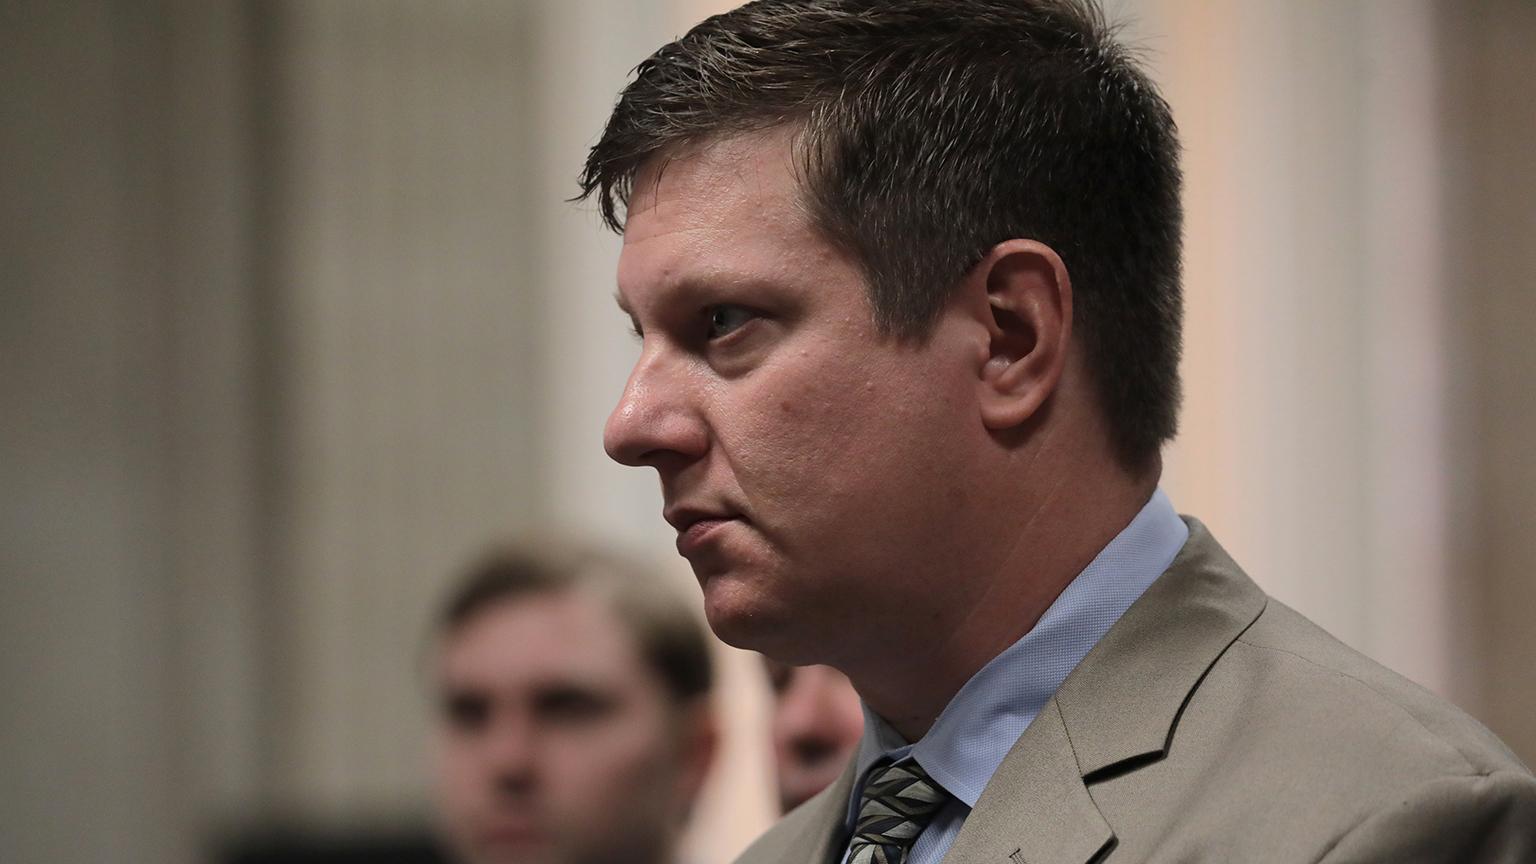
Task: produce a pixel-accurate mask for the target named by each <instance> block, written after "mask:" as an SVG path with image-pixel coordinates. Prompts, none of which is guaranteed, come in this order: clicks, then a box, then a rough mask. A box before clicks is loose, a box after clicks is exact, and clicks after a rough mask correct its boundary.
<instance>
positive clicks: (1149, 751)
mask: <svg viewBox="0 0 1536 864" xmlns="http://www.w3.org/2000/svg"><path fill="white" fill-rule="evenodd" d="M1186 521H1187V522H1188V523H1189V541H1188V542H1187V543H1185V545H1184V548H1183V549H1182V550H1181V551H1180V552H1179V555H1178V557H1177V558H1175V559H1174V562H1173V564H1172V565H1170V566H1169V568H1168V571H1167V572H1166V573H1164V574H1163V576H1162V577H1161V578H1159V579H1158V580H1157V581H1156V582H1154V583H1153V584H1152V586H1151V587H1150V588H1148V589H1147V591H1146V593H1145V594H1143V595H1142V596H1141V598H1140V599H1138V600H1137V601H1136V602H1135V603H1134V604H1133V605H1132V606H1131V608H1130V609H1129V610H1127V611H1126V613H1125V615H1124V616H1123V617H1122V618H1121V619H1120V621H1118V622H1116V624H1115V626H1114V627H1112V628H1110V630H1109V632H1108V633H1107V634H1105V636H1104V638H1103V639H1102V640H1100V642H1099V644H1098V645H1096V646H1094V649H1093V650H1092V651H1090V652H1089V653H1088V656H1087V657H1085V658H1084V659H1083V662H1082V663H1080V664H1078V667H1077V668H1076V669H1074V670H1073V672H1072V674H1071V675H1069V676H1068V677H1067V680H1066V681H1065V682H1063V683H1062V686H1061V689H1060V690H1058V691H1057V693H1056V695H1055V697H1053V698H1052V699H1051V700H1050V702H1048V703H1046V706H1045V707H1044V708H1043V709H1042V710H1041V712H1040V715H1039V716H1038V717H1036V718H1035V720H1034V722H1033V723H1031V724H1030V726H1029V728H1028V729H1026V730H1025V731H1024V734H1023V735H1021V736H1020V737H1019V741H1018V743H1017V744H1015V745H1014V747H1013V749H1012V750H1011V751H1010V752H1009V754H1008V756H1007V758H1005V759H1004V760H1003V763H1002V765H1000V766H999V767H998V770H997V772H996V773H995V774H994V775H993V776H992V780H991V781H990V782H989V783H988V784H987V788H986V790H985V791H984V792H983V793H982V796H981V798H980V800H978V801H977V802H976V807H975V808H974V809H972V811H971V814H970V816H969V817H968V818H967V819H966V822H965V825H964V827H963V828H962V829H961V831H960V834H959V835H958V836H957V837H956V838H955V843H954V845H953V846H951V847H950V851H949V854H948V855H946V856H945V858H944V860H945V862H946V864H1083V862H1086V861H1090V860H1092V859H1093V858H1094V856H1095V855H1098V854H1099V853H1100V852H1101V851H1102V850H1103V849H1104V848H1105V847H1106V846H1108V845H1110V844H1111V843H1112V842H1113V840H1114V829H1113V826H1112V825H1110V824H1109V823H1108V822H1107V821H1106V820H1105V819H1104V816H1103V815H1102V814H1101V813H1100V812H1099V809H1098V806H1097V805H1096V804H1095V803H1094V801H1093V797H1092V796H1091V795H1090V794H1089V792H1088V785H1089V784H1088V782H1085V779H1084V778H1087V779H1088V780H1089V781H1091V780H1092V778H1093V775H1095V774H1097V773H1099V772H1104V771H1108V770H1109V769H1111V768H1114V767H1116V766H1121V765H1125V764H1126V763H1127V762H1130V761H1131V760H1137V759H1143V760H1147V759H1150V758H1156V757H1158V756H1161V755H1163V754H1164V753H1165V752H1166V748H1167V746H1168V742H1169V740H1170V739H1171V737H1172V735H1173V730H1174V727H1175V725H1176V723H1177V720H1178V714H1179V711H1180V710H1181V709H1182V708H1183V706H1184V703H1185V701H1186V700H1187V699H1188V698H1189V695H1190V693H1191V691H1193V690H1194V688H1195V687H1196V685H1198V684H1199V682H1200V679H1201V677H1202V676H1204V675H1205V672H1206V670H1208V669H1209V668H1210V666H1211V664H1212V663H1214V662H1215V661H1216V659H1217V658H1218V657H1220V656H1221V653H1222V652H1223V651H1225V650H1226V649H1227V646H1228V645H1231V644H1232V641H1233V640H1234V639H1236V638H1237V637H1238V635H1240V634H1241V633H1242V631H1243V630H1244V629H1246V628H1247V627H1248V625H1249V624H1252V623H1253V621H1254V619H1255V618H1257V617H1258V616H1259V613H1260V612H1262V611H1263V609H1264V604H1265V602H1266V601H1265V597H1264V593H1263V592H1262V591H1260V590H1259V589H1258V587H1257V586H1255V585H1254V584H1253V583H1252V582H1250V581H1249V580H1248V578H1247V577H1246V576H1244V575H1243V574H1242V571H1241V570H1240V569H1238V567H1237V565H1236V564H1235V563H1234V562H1233V561H1232V559H1231V558H1229V557H1228V556H1227V554H1226V552H1225V551H1224V550H1222V548H1221V546H1220V545H1218V544H1217V543H1216V541H1215V539H1213V538H1212V537H1211V535H1210V532H1208V531H1207V530H1206V529H1205V526H1203V525H1201V524H1200V523H1199V522H1198V521H1195V520H1193V519H1187V518H1186ZM1138 764H1141V763H1138ZM1130 770H1134V768H1132V769H1130ZM843 800H844V801H846V800H847V793H846V792H845V793H844V796H843ZM807 860H812V859H807Z"/></svg>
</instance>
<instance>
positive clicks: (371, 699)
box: [0, 0, 1536, 864]
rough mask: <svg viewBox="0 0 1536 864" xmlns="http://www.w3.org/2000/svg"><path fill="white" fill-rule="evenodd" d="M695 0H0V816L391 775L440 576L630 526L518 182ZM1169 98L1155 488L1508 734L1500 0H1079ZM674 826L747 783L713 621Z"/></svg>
mask: <svg viewBox="0 0 1536 864" xmlns="http://www.w3.org/2000/svg"><path fill="white" fill-rule="evenodd" d="M724 5H726V4H722V3H718V2H715V0H671V2H669V3H656V4H649V5H647V4H639V3H631V2H627V0H624V2H620V0H563V2H557V0H527V2H515V3H498V2H489V0H481V2H471V0H456V2H452V3H411V2H403V0H399V2H387V3H378V2H367V0H337V2H327V3H297V2H288V3H258V4H253V3H244V2H236V0H226V2H190V0H162V2H159V3H156V4H152V6H151V7H150V8H149V9H148V13H149V14H146V10H145V8H144V7H143V6H142V5H136V4H126V3H114V2H108V0H101V2H96V3H85V2H80V3H44V2H41V0H37V2H32V3H18V4H14V5H12V6H7V7H6V8H5V9H4V10H3V11H0V21H3V25H4V26H0V72H3V76H0V100H3V101H0V107H3V109H4V116H5V118H6V122H5V123H4V124H0V165H4V166H6V170H4V171H0V201H4V202H5V204H4V206H5V208H6V209H5V218H4V220H3V222H0V369H3V370H4V374H0V400H3V402H0V418H4V419H3V420H0V488H4V489H6V490H7V493H8V494H7V495H6V496H4V498H3V499H0V564H3V571H0V686H3V687H4V690H5V694H6V697H7V698H5V699H4V700H0V704H3V705H4V707H3V708H0V741H3V742H4V746H3V748H0V861H5V862H8V864H9V862H21V864H30V862H49V864H53V862H65V864H68V862H77V861H78V862H86V861H101V860H110V861H123V862H137V861H144V862H150V861H155V862H176V861H189V860H193V859H194V857H195V853H196V849H197V847H198V846H199V845H200V844H201V843H203V842H204V841H205V840H206V839H207V838H208V837H209V836H210V833H209V832H210V831H211V830H214V829H216V828H219V827H220V826H229V825H234V824H239V823H241V822H246V821H249V820H250V819H252V818H256V817H272V816H278V815H284V814H289V815H294V814H297V815H300V816H303V817H304V818H307V819H312V820H320V821H330V822H356V821H359V820H364V821H366V820H375V821H376V820H395V821H402V820H404V821H414V820H416V819H419V818H420V814H421V813H422V811H423V809H424V801H425V800H426V798H427V791H426V787H425V783H424V781H423V776H424V775H423V772H422V770H421V769H422V759H423V751H424V740H423V737H424V735H423V733H424V729H425V725H424V715H423V713H422V709H423V707H424V706H423V699H422V693H421V690H420V687H419V681H418V680H417V679H416V677H415V674H416V669H417V663H418V661H419V659H420V650H421V647H422V634H423V631H422V628H423V626H424V617H425V615H426V614H427V609H428V608H429V607H430V605H431V603H432V601H433V599H434V598H435V596H436V593H437V591H438V590H440V588H441V586H442V583H443V580H444V579H445V578H446V577H447V576H448V575H449V573H450V572H451V571H452V569H453V568H454V567H455V566H457V565H458V564H459V563H461V562H462V561H463V559H464V558H465V557H467V556H469V555H471V554H472V553H473V552H474V551H475V549H476V548H477V547H478V546H479V545H480V544H481V543H482V542H483V541H485V540H488V539H490V538H492V537H499V536H503V535H506V534H508V533H519V532H531V531H536V530H541V529H548V528H556V529H561V530H566V531H576V532H589V533H592V534H594V535H596V536H600V537H603V538H607V539H609V540H611V541H613V542H617V543H620V544H623V545H625V546H627V547H628V548H632V549H636V550H639V554H642V555H647V556H652V557H654V558H655V559H656V560H657V561H658V562H659V563H660V564H661V566H663V567H665V568H667V569H668V572H670V573H672V574H673V575H675V576H676V578H677V579H678V580H679V581H680V582H686V581H688V579H689V576H688V574H687V573H686V570H685V568H682V567H681V566H679V564H678V562H677V561H676V560H675V556H672V555H671V554H670V552H669V551H668V546H669V544H667V542H666V539H665V536H664V532H663V531H662V530H661V529H662V526H661V524H660V522H659V519H658V517H657V513H656V510H657V507H656V501H655V500H654V499H655V489H654V480H652V479H651V478H649V477H646V476H644V474H643V472H636V471H627V470H624V469H621V468H618V467H617V466H614V465H612V464H610V463H609V462H607V460H606V459H605V458H604V457H603V455H602V453H601V448H600V446H599V432H598V430H599V429H600V425H601V422H602V419H603V417H604V416H605V415H606V413H607V410H608V407H609V404H610V401H611V400H612V398H614V396H615V394H616V393H617V392H618V389H619V387H620V386H621V384H622V381H623V378H624V375H625V373H626V371H627V368H628V365H629V362H630V360H631V359H632V354H633V350H634V348H633V345H632V344H631V343H630V342H629V340H627V339H625V338H623V337H622V330H623V326H622V322H621V321H620V316H619V315H618V313H617V312H616V311H615V310H614V309H613V307H612V301H611V298H610V296H609V293H610V288H611V284H612V283H611V270H612V266H613V262H614V259H615V256H616V254H617V241H616V240H615V239H614V238H613V237H611V236H608V235H606V234H605V233H603V232H602V231H601V230H600V229H599V228H598V227H597V224H596V219H595V218H594V217H593V215H592V214H591V212H590V210H587V209H581V208H574V207H571V206H569V205H567V204H565V203H564V201H563V199H564V198H566V197H567V196H568V195H569V194H570V193H571V191H572V188H571V184H572V179H573V177H574V174H575V171H576V168H577V165H578V163H579V160H580V156H581V154H582V152H583V150H584V148H585V146H586V145H587V144H588V143H590V141H591V140H592V137H593V136H594V135H595V134H596V132H597V129H598V127H599V126H600V124H601V121H602V119H603V117H604V116H605V115H606V111H607V109H608V107H609V106H610V104H611V101H612V98H613V95H614V93H615V92H616V90H617V89H618V87H619V86H621V85H622V82H623V80H624V77H625V75H626V73H627V70H628V69H629V68H630V67H631V66H633V65H634V63H636V62H638V60H640V59H641V58H642V57H643V56H644V55H645V53H646V52H648V51H649V50H650V49H652V48H653V47H655V46H656V45H657V44H659V43H660V42H661V41H663V40H664V39H666V38H668V37H670V36H671V35H674V34H675V33H677V32H680V30H681V29H683V28H684V27H686V26H687V24H688V23H690V22H691V21H693V20H696V19H697V18H698V17H700V16H702V15H703V14H707V13H709V12H713V11H718V9H720V8H722V7H723V6H724ZM1111 5H1113V6H1115V7H1116V8H1118V9H1120V10H1122V11H1130V12H1133V13H1135V14H1136V16H1137V18H1138V21H1137V23H1136V25H1135V26H1134V28H1133V30H1132V33H1133V35H1134V36H1135V37H1136V38H1138V39H1140V40H1142V41H1143V42H1144V43H1145V45H1146V47H1147V48H1148V52H1149V53H1148V56H1149V58H1150V61H1151V63H1152V65H1153V68H1154V70H1155V73H1156V75H1157V77H1158V78H1159V79H1160V80H1161V81H1162V83H1163V84H1164V86H1165V87H1166V90H1167V93H1168V95H1169V98H1170V100H1171V101H1172V103H1173V104H1174V108H1175V112H1176V115H1177V117H1178V119H1179V121H1180V124H1181V127H1182V129H1183V133H1184V139H1185V144H1186V151H1187V155H1186V171H1187V175H1188V196H1187V206H1188V256H1187V283H1188V314H1189V325H1188V328H1189V333H1188V337H1189V341H1188V346H1187V352H1186V362H1185V374H1186V377H1187V385H1186V386H1187V401H1186V406H1185V413H1184V422H1183V432H1182V434H1181V437H1180V439H1179V441H1178V442H1177V444H1176V445H1175V446H1174V448H1173V449H1172V451H1171V452H1170V459H1169V471H1168V477H1167V486H1168V488H1169V489H1170V491H1171V493H1172V494H1173V496H1174V498H1175V500H1176V503H1177V504H1178V505H1179V506H1180V507H1181V509H1184V510H1186V511H1188V512H1192V513H1195V514H1197V515H1200V516H1201V517H1202V518H1204V519H1206V520H1207V521H1208V522H1209V523H1211V524H1212V525H1213V527H1214V528H1215V529H1216V530H1217V532H1218V533H1219V535H1220V536H1221V537H1222V538H1223V541H1224V542H1226V543H1227V544H1228V545H1229V546H1230V547H1231V548H1232V549H1233V551H1234V552H1235V553H1236V554H1237V555H1238V557H1239V558H1240V560H1242V561H1244V562H1245V563H1246V564H1247V565H1248V566H1249V568H1250V569H1251V570H1252V571H1253V573H1254V575H1255V577H1256V578H1258V579H1259V581H1261V582H1262V583H1263V584H1265V585H1266V587H1268V588H1269V589H1270V590H1272V591H1274V592H1275V593H1276V594H1278V595H1279V596H1281V597H1282V598H1284V599H1286V600H1287V601H1288V602H1291V603H1293V604H1294V605H1297V606H1298V607H1300V608H1301V609H1302V610H1303V611H1305V612H1307V613H1308V614H1310V615H1312V616H1314V617H1316V618H1318V619H1319V620H1320V621H1322V622H1323V623H1325V624H1326V625H1327V626H1329V627H1330V628H1331V629H1333V630H1334V631H1335V632H1337V633H1338V634H1339V635H1340V636H1341V637H1342V638H1344V639H1345V640H1346V641H1349V642H1351V643H1352V644H1354V645H1356V646H1358V647H1360V648H1362V649H1363V650H1365V651H1367V652H1368V653H1371V654H1373V655H1374V656H1377V657H1379V658H1381V659H1383V660H1384V661H1386V662H1388V663H1389V664H1391V665H1393V666H1395V667H1396V668H1399V669H1401V670H1402V671H1404V672H1405V673H1407V674H1409V675H1410V676H1411V677H1414V678H1416V679H1417V680H1419V681H1421V682H1423V683H1425V684H1426V685H1427V686H1430V687H1432V688H1434V689H1436V690H1439V691H1441V692H1444V693H1447V694H1449V695H1451V696H1452V697H1453V698H1456V699H1458V700H1459V701H1461V702H1463V704H1465V705H1467V707H1469V708H1470V709H1472V710H1473V711H1474V713H1476V714H1477V715H1478V716H1480V717H1482V718H1484V719H1485V720H1486V721H1487V722H1489V723H1490V724H1491V725H1492V726H1493V727H1494V728H1495V729H1496V730H1497V731H1499V732H1500V733H1501V734H1503V735H1504V736H1506V738H1507V740H1509V741H1510V742H1511V743H1512V744H1513V745H1514V746H1515V747H1516V748H1517V750H1518V751H1519V752H1521V753H1522V754H1523V755H1524V756H1525V758H1527V760H1530V759H1532V758H1536V721H1533V720H1532V719H1531V718H1533V717H1536V701H1533V700H1536V686H1533V685H1536V681H1533V679H1532V676H1531V672H1530V670H1531V669H1532V668H1536V638H1533V637H1532V636H1531V633H1532V630H1531V628H1529V627H1528V626H1526V623H1525V621H1524V613H1525V611H1526V610H1529V609H1532V608H1536V587H1533V586H1536V580H1533V579H1532V577H1531V575H1530V574H1531V573H1533V572H1536V541H1533V540H1532V536H1533V532H1532V530H1531V529H1532V527H1533V526H1536V497H1533V493H1532V491H1531V490H1532V489H1536V461H1533V460H1532V458H1531V457H1530V456H1529V455H1528V453H1529V447H1528V446H1527V442H1528V441H1529V440H1530V439H1531V438H1532V435H1533V432H1536V400H1533V399H1532V398H1531V396H1530V395H1529V392H1528V391H1529V389H1530V388H1529V385H1528V384H1527V383H1526V382H1528V381H1531V380H1533V378H1536V367H1533V364H1536V352H1533V351H1532V350H1531V349H1530V348H1529V347H1528V344H1529V339H1528V338H1527V334H1528V333H1530V332H1532V331H1533V328H1536V306H1533V305H1532V303H1533V301H1532V299H1531V298H1532V296H1533V294H1532V291H1531V290H1530V286H1532V284H1533V283H1536V269H1533V268H1536V252H1533V248H1532V245H1531V243H1530V238H1531V237H1533V236H1536V210H1533V206H1536V205H1533V202H1536V176H1533V174H1532V170H1533V166H1536V162H1533V160H1531V159H1530V158H1529V156H1528V153H1529V152H1531V147H1532V142H1533V141H1536V128H1533V125H1532V123H1533V117H1536V115H1533V114H1532V112H1530V111H1529V110H1527V109H1526V108H1525V106H1527V105H1529V104H1532V103H1533V102H1536V93H1533V92H1532V90H1533V88H1536V83H1533V82H1536V68H1533V67H1532V59H1531V58H1532V53H1531V52H1530V51H1528V50H1526V46H1529V45H1531V44H1536V20H1533V14H1532V10H1531V7H1530V5H1529V4H1524V3H1521V2H1519V0H1497V2H1489V3H1485V4H1479V5H1478V7H1477V9H1476V10H1475V11H1473V12H1468V11H1467V10H1466V8H1465V7H1464V6H1463V4H1452V3H1444V4H1441V3H1434V2H1429V0H1406V2H1397V0H1360V2H1350V3H1335V2H1300V3H1298V2H1291V0H1241V2H1231V3H1226V2H1199V0H1140V2H1136V0H1121V2H1117V3H1114V4H1111ZM721 657H722V662H723V663H724V664H725V666H726V668H727V670H728V675H727V679H726V682H725V684H724V688H725V690H726V695H727V700H726V701H727V702H728V703H729V704H730V705H731V706H732V707H731V711H732V712H733V713H732V717H733V720H732V732H731V735H730V737H729V738H728V741H727V747H728V750H727V756H726V767H725V770H724V771H722V773H721V774H720V775H719V777H717V779H716V780H715V781H714V786H713V787H712V789H711V792H710V795H709V800H708V802H707V803H706V805H705V807H704V808H703V809H702V811H701V813H700V825H699V828H698V830H697V831H696V832H695V834H694V835H693V837H691V839H690V849H691V851H692V852H693V854H694V858H695V860H700V861H710V860H722V859H723V858H725V857H728V855H729V854H730V853H731V852H732V851H734V850H735V849H737V848H739V847H740V845H741V844H742V843H744V842H745V840H746V838H747V836H748V835H750V834H751V833H752V832H753V831H754V830H755V829H756V828H757V827H758V826H760V825H761V824H762V823H763V822H764V821H765V820H766V819H767V818H768V806H769V803H768V802H769V799H768V795H767V790H766V781H765V776H766V774H765V766H764V759H765V755H766V753H765V750H764V749H763V745H762V739H761V732H762V730H761V708H762V692H761V686H760V682H759V680H758V670H757V668H756V666H755V665H754V661H753V658H751V657H749V656H747V655H743V654H741V653H739V652H731V651H726V650H724V649H722V653H721Z"/></svg>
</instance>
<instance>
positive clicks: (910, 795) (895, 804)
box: [848, 761, 949, 864]
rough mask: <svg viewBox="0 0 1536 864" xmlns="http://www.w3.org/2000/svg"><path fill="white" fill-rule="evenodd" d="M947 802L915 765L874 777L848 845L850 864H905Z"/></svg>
mask: <svg viewBox="0 0 1536 864" xmlns="http://www.w3.org/2000/svg"><path fill="white" fill-rule="evenodd" d="M948 798H949V794H948V793H947V792H945V791H944V790H943V788H941V787H940V786H939V785H938V784H936V783H934V782H933V780H932V778H930V777H929V776H928V772H926V771H924V770H923V768H922V766H921V765H918V764H917V763H916V762H912V761H907V762H902V763H899V764H896V765H887V766H886V767H884V768H882V769H880V770H878V771H876V772H875V773H873V774H871V775H870V777H869V782H868V783H866V784H865V786H864V795H863V797H862V799H861V803H860V805H859V822H858V825H856V826H855V827H854V829H853V839H852V840H850V841H849V843H848V864H905V862H906V860H907V854H908V853H910V852H911V851H912V844H913V843H915V842H917V835H919V834H921V833H923V829H924V828H926V827H927V826H928V822H929V820H931V819H932V818H933V814H935V813H937V812H938V810H939V808H940V807H942V806H944V802H945V801H947V800H948Z"/></svg>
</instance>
